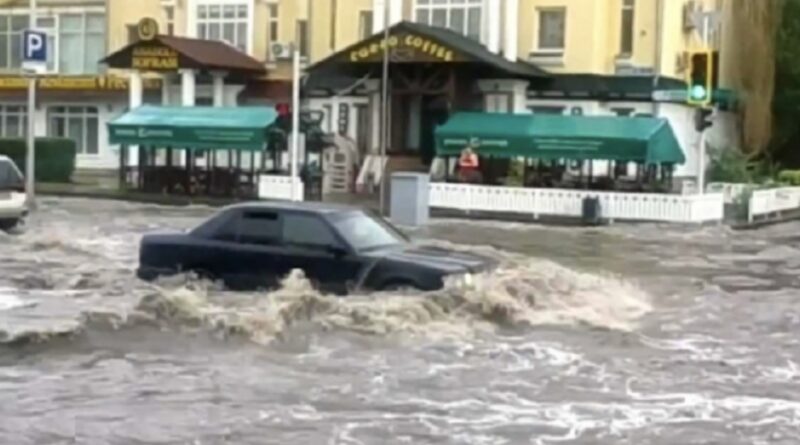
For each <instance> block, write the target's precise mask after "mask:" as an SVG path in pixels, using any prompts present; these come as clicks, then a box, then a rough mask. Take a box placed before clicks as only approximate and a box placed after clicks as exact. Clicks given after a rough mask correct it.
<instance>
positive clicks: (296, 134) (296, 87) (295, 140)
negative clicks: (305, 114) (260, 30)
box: [289, 41, 300, 201]
mask: <svg viewBox="0 0 800 445" xmlns="http://www.w3.org/2000/svg"><path fill="white" fill-rule="evenodd" d="M299 146H300V48H299V47H298V45H297V41H295V43H293V44H292V141H291V148H290V152H289V162H290V167H289V174H290V175H291V176H290V184H291V185H290V186H291V189H290V195H291V198H290V199H291V200H292V201H299V200H300V199H299V197H298V196H297V153H298V151H299Z"/></svg>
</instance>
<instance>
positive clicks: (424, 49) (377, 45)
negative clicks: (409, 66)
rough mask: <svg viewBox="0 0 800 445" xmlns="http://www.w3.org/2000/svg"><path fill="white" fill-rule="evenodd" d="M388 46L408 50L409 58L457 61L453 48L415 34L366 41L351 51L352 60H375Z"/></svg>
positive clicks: (393, 48)
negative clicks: (370, 41)
mask: <svg viewBox="0 0 800 445" xmlns="http://www.w3.org/2000/svg"><path fill="white" fill-rule="evenodd" d="M386 47H389V48H390V49H392V50H400V49H402V50H406V51H407V54H409V56H408V57H407V58H408V59H411V60H414V59H419V60H437V61H441V62H453V61H455V52H454V51H453V49H451V48H449V47H447V46H445V45H443V44H441V43H439V42H435V41H433V40H431V39H429V38H427V37H422V36H418V35H414V34H403V35H396V36H389V38H388V39H383V40H381V41H380V42H372V43H365V44H364V45H362V46H361V47H358V48H356V49H353V50H352V51H350V61H351V62H368V61H370V62H371V61H374V60H375V59H377V58H378V56H381V57H382V56H383V52H384V51H385V49H386Z"/></svg>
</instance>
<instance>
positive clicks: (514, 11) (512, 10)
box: [503, 0, 519, 61]
mask: <svg viewBox="0 0 800 445" xmlns="http://www.w3.org/2000/svg"><path fill="white" fill-rule="evenodd" d="M504 28H505V30H506V35H505V45H504V48H503V53H504V54H505V56H506V59H508V60H511V61H516V60H517V58H518V55H517V38H518V34H519V33H518V31H519V0H506V19H505V26H504Z"/></svg>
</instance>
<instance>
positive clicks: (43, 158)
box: [0, 138, 76, 182]
mask: <svg viewBox="0 0 800 445" xmlns="http://www.w3.org/2000/svg"><path fill="white" fill-rule="evenodd" d="M26 153H27V144H26V142H25V140H24V139H18V138H0V154H3V155H6V156H8V157H9V158H11V160H13V161H14V162H15V163H16V164H17V166H18V167H19V168H20V170H22V171H23V172H24V171H25V162H26V157H27V156H26ZM75 155H76V148H75V141H73V140H72V139H64V138H37V139H36V165H35V166H34V172H35V177H36V181H40V182H70V179H71V178H72V173H73V172H74V171H75Z"/></svg>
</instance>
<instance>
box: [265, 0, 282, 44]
mask: <svg viewBox="0 0 800 445" xmlns="http://www.w3.org/2000/svg"><path fill="white" fill-rule="evenodd" d="M267 9H268V10H269V18H268V20H269V21H268V23H267V26H268V33H269V41H270V43H275V42H277V41H278V23H280V22H279V19H280V16H279V15H278V13H279V11H278V4H277V3H270V4H269V5H267Z"/></svg>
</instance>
